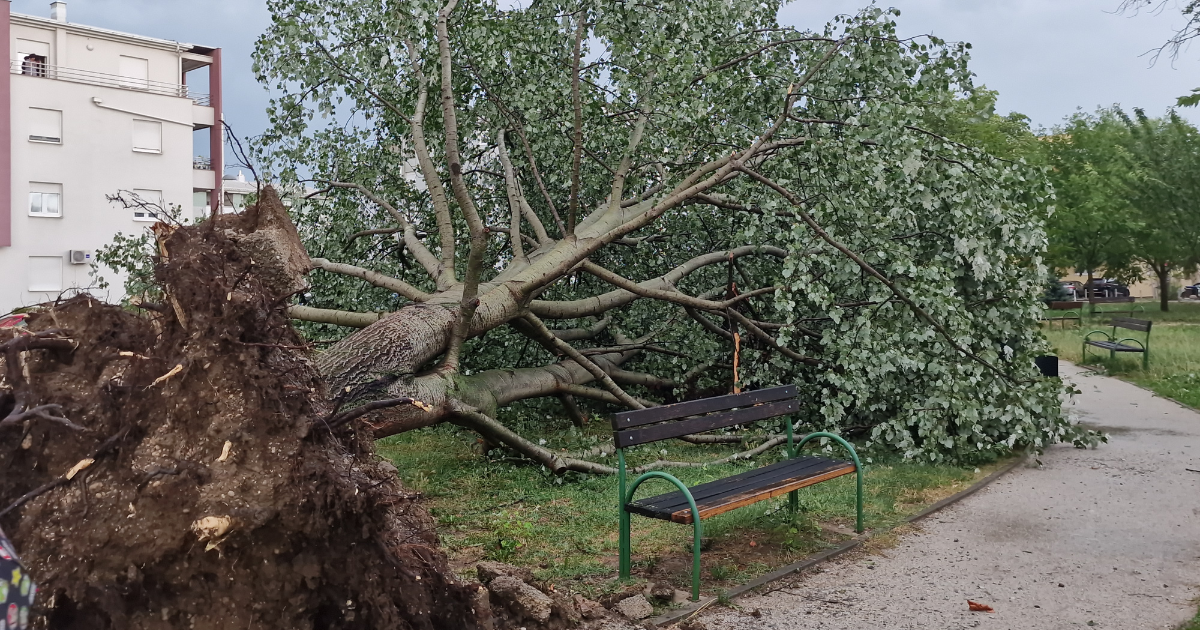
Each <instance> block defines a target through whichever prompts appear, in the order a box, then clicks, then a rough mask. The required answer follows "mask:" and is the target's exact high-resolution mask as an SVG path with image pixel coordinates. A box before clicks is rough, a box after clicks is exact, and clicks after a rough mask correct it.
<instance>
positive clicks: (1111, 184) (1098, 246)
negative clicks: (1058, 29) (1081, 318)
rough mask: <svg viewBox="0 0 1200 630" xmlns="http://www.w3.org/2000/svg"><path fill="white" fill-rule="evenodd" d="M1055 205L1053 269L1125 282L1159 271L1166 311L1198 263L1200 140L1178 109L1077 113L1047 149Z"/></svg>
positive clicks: (1157, 276) (1051, 223)
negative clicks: (1176, 284)
mask: <svg viewBox="0 0 1200 630" xmlns="http://www.w3.org/2000/svg"><path fill="white" fill-rule="evenodd" d="M1043 145H1044V148H1043V152H1044V155H1045V160H1046V163H1047V164H1048V165H1049V166H1050V179H1051V182H1052V184H1053V185H1054V189H1055V195H1056V197H1057V206H1056V211H1055V213H1054V214H1053V215H1052V216H1051V218H1050V220H1049V221H1048V224H1047V233H1048V235H1049V239H1050V248H1049V251H1050V254H1049V256H1050V261H1051V264H1054V265H1057V266H1059V267H1064V268H1073V269H1075V270H1076V271H1078V272H1080V273H1087V275H1088V280H1089V281H1090V280H1091V279H1092V277H1093V275H1094V274H1095V273H1096V272H1102V273H1103V274H1104V275H1105V276H1107V277H1114V278H1117V279H1120V280H1124V281H1133V280H1138V279H1141V277H1142V276H1143V274H1144V272H1145V271H1147V270H1149V271H1151V272H1153V274H1154V276H1155V279H1156V281H1157V283H1158V288H1159V298H1160V308H1161V309H1162V310H1164V311H1166V310H1168V300H1169V299H1170V294H1171V291H1170V281H1171V276H1172V275H1173V274H1178V273H1181V272H1182V273H1186V272H1190V271H1194V270H1195V269H1196V266H1197V262H1198V261H1200V247H1197V240H1198V239H1200V132H1197V130H1196V128H1195V127H1194V126H1192V125H1191V123H1189V122H1187V121H1186V120H1184V119H1182V118H1180V117H1179V116H1178V115H1177V114H1176V113H1175V112H1174V111H1171V112H1168V113H1167V115H1166V116H1164V117H1163V118H1150V117H1148V116H1146V114H1145V112H1144V111H1142V110H1140V109H1137V110H1134V115H1133V116H1129V115H1128V114H1126V113H1125V112H1124V111H1122V110H1121V109H1120V108H1116V107H1112V108H1104V109H1100V110H1098V111H1097V112H1096V113H1095V114H1083V113H1081V114H1077V115H1075V116H1073V117H1072V118H1071V119H1070V120H1069V121H1068V122H1067V124H1065V125H1063V126H1061V127H1058V128H1056V129H1055V133H1054V135H1051V136H1048V137H1046V138H1045V139H1044V141H1043Z"/></svg>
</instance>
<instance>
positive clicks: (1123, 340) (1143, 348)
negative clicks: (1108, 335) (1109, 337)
mask: <svg viewBox="0 0 1200 630" xmlns="http://www.w3.org/2000/svg"><path fill="white" fill-rule="evenodd" d="M1126 341H1132V342H1133V343H1136V344H1137V345H1138V347H1139V348H1141V349H1142V352H1145V351H1146V344H1144V343H1142V342H1141V341H1138V340H1137V339H1133V338H1130V337H1126V338H1125V339H1118V340H1117V343H1125V342H1126Z"/></svg>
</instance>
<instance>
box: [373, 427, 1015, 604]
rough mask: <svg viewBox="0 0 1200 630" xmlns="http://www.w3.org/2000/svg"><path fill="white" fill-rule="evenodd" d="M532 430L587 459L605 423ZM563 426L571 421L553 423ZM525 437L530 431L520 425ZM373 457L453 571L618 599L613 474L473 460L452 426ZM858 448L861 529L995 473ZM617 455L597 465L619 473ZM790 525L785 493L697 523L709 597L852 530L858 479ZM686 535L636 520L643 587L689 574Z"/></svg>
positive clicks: (496, 455)
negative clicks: (499, 573) (532, 579)
mask: <svg viewBox="0 0 1200 630" xmlns="http://www.w3.org/2000/svg"><path fill="white" fill-rule="evenodd" d="M542 422H543V423H544V424H545V425H546V426H543V428H542V431H541V434H542V435H544V436H545V438H546V439H547V441H548V446H549V447H552V448H569V449H571V450H573V451H575V450H582V449H583V448H584V447H587V446H588V445H595V444H597V443H599V442H601V441H603V440H605V439H607V436H608V435H609V434H608V433H607V431H606V428H607V426H606V425H607V423H606V422H603V421H600V420H594V421H593V422H591V423H590V424H589V425H588V427H586V428H585V429H582V430H581V429H577V428H574V427H570V426H569V425H568V424H567V423H566V422H565V421H560V420H557V419H553V418H550V419H545V420H543V421H542ZM559 424H562V425H566V426H559ZM522 430H523V431H525V432H526V433H527V434H529V433H530V431H531V427H524V428H523V429H522ZM378 447H379V451H380V453H381V454H382V455H383V456H384V457H386V458H388V459H389V460H390V461H392V462H393V463H394V464H395V465H396V467H397V468H398V469H399V470H400V475H401V477H402V478H403V480H404V482H405V483H406V484H408V485H409V486H410V487H412V488H413V489H415V490H418V491H421V492H422V493H424V496H425V498H426V499H427V505H428V506H429V507H430V509H431V512H432V514H433V516H434V517H435V518H436V519H437V521H438V525H439V530H438V531H439V533H440V535H441V538H442V542H443V545H444V546H445V549H446V550H447V552H448V553H449V555H450V557H451V561H452V564H453V565H454V567H455V569H456V570H457V571H459V572H460V573H462V574H465V575H469V574H470V573H471V572H472V571H473V566H474V564H475V563H476V562H478V561H480V560H483V559H489V560H500V561H504V562H510V563H514V564H519V565H523V566H527V567H530V568H533V569H534V571H535V573H536V574H537V576H538V577H539V579H543V580H547V581H550V582H551V583H554V584H556V585H560V586H567V587H568V588H570V589H572V590H575V591H580V592H583V593H586V594H588V595H590V596H592V597H597V598H602V597H604V596H605V595H606V594H612V593H615V592H618V591H620V590H621V589H622V588H623V585H621V584H620V583H618V582H617V581H616V580H615V577H616V565H617V507H616V506H617V497H616V495H617V480H616V478H615V476H595V475H583V474H578V473H568V474H567V475H565V476H563V477H556V476H554V475H552V474H550V473H549V472H548V471H547V470H545V469H544V468H542V467H541V466H538V465H534V464H532V463H530V462H529V461H527V460H523V459H519V458H516V457H514V456H513V455H512V453H510V452H508V451H503V450H499V449H497V450H493V451H491V452H490V453H489V454H488V455H484V454H482V453H481V451H480V448H479V442H478V441H477V439H476V436H475V435H474V434H473V433H469V432H467V431H465V430H463V429H460V428H458V427H455V426H452V425H448V424H447V425H442V426H439V427H435V428H432V429H427V430H422V431H414V432H410V433H405V434H401V435H398V436H394V437H391V438H386V439H383V440H380V442H379V444H378ZM732 452H734V451H733V450H731V447H728V446H718V445H691V444H685V443H682V442H660V443H656V444H652V445H647V446H645V447H639V448H635V449H632V450H631V451H630V452H629V456H630V465H638V464H641V463H646V462H649V461H653V460H655V459H658V458H659V457H665V458H667V459H672V460H681V461H707V460H713V459H717V458H719V457H721V456H723V455H725V454H729V453H732ZM782 454H783V449H782V448H778V449H774V450H773V451H772V452H768V453H766V454H764V455H762V456H760V457H758V458H756V459H755V461H746V462H738V463H737V464H725V465H718V466H709V467H706V468H682V469H671V470H670V472H671V473H672V474H674V475H676V476H678V477H679V478H680V479H682V480H683V481H684V483H686V484H688V485H695V484H697V483H702V482H705V481H710V480H713V479H719V478H722V477H726V476H729V475H731V474H734V473H736V472H740V471H743V470H746V469H748V468H751V467H756V466H761V465H764V464H766V463H770V462H773V461H777V458H778V457H779V456H781V455H782ZM870 455H871V454H870V453H864V454H863V456H864V458H865V461H864V470H865V488H866V492H865V498H864V502H865V513H866V526H867V527H868V528H889V527H893V526H895V525H897V524H899V523H901V522H902V521H903V520H904V518H905V517H907V516H909V515H911V514H913V513H915V512H917V511H918V510H920V509H921V508H923V507H925V506H926V505H929V504H930V503H933V502H934V501H937V500H939V499H941V498H943V497H945V496H949V495H950V494H953V493H954V492H957V491H958V490H961V489H963V488H965V487H967V486H968V485H969V484H970V483H972V482H973V481H975V480H976V479H978V478H980V477H982V476H983V475H986V474H987V473H988V472H990V470H992V469H993V468H994V467H995V466H996V464H993V465H991V466H984V467H983V468H982V469H979V468H973V467H972V468H956V467H952V466H929V465H922V464H916V463H912V462H900V461H880V459H879V457H878V456H876V457H875V458H874V461H873V462H871V463H867V461H866V460H869V459H871V457H870ZM614 459H615V458H614V457H612V456H608V457H607V458H606V459H602V460H601V461H607V463H610V464H613V465H615V461H614ZM668 490H670V488H669V487H668V486H667V484H666V483H665V482H656V481H651V482H647V484H646V487H644V490H643V491H639V496H649V495H653V494H658V493H661V492H667V491H668ZM800 498H801V500H800V511H799V512H798V514H797V515H796V517H795V518H792V516H791V515H790V514H789V511H788V510H787V508H786V504H787V503H786V497H783V498H779V499H773V500H770V501H763V502H760V503H757V504H755V505H753V506H750V507H746V508H742V509H738V510H734V511H732V512H729V513H726V514H723V515H720V516H717V517H715V518H712V519H709V520H706V521H704V535H705V538H706V539H709V540H708V542H707V543H706V547H705V549H704V554H703V565H704V569H703V571H704V572H703V580H704V585H703V586H704V590H705V592H708V593H718V592H720V589H722V588H725V587H728V586H732V585H734V584H738V583H741V582H744V581H746V580H747V579H750V578H752V577H756V576H758V575H761V574H763V573H765V572H767V571H770V570H772V569H774V568H778V567H780V566H783V565H785V564H788V563H791V562H793V561H795V560H797V559H799V558H801V557H803V556H806V555H808V554H811V553H813V552H814V551H817V550H820V549H824V548H827V547H829V546H830V545H833V544H836V543H838V542H840V541H843V540H846V539H847V538H849V537H850V536H852V535H853V527H854V500H855V495H854V478H853V476H852V475H847V476H844V477H841V478H838V479H835V480H833V481H829V482H826V483H822V484H819V485H817V486H813V487H810V488H805V489H803V490H801V491H800ZM691 531H692V530H691V527H690V526H683V525H676V524H672V523H667V522H664V521H659V520H651V519H645V518H640V517H634V519H633V551H634V555H633V561H634V573H635V576H636V577H638V578H640V579H641V580H652V581H656V582H661V581H666V582H670V583H672V584H674V585H675V586H676V587H677V588H686V585H687V584H688V580H689V577H690V572H689V568H690V548H691Z"/></svg>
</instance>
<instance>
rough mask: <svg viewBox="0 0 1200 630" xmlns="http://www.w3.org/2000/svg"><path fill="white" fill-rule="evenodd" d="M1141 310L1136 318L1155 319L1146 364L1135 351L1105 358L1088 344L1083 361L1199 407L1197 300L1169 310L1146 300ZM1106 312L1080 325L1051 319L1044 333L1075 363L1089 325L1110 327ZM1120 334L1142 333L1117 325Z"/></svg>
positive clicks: (1199, 309)
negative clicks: (1165, 310)
mask: <svg viewBox="0 0 1200 630" xmlns="http://www.w3.org/2000/svg"><path fill="white" fill-rule="evenodd" d="M1146 306H1147V309H1146V312H1145V313H1144V314H1143V313H1137V314H1136V315H1135V318H1137V319H1149V320H1151V321H1153V322H1154V326H1153V327H1152V328H1151V331H1150V361H1149V367H1148V368H1146V369H1143V368H1142V359H1141V355H1140V354H1135V353H1125V354H1118V355H1117V357H1116V359H1115V360H1110V359H1109V358H1108V354H1107V353H1104V352H1099V353H1097V354H1096V355H1093V350H1098V349H1096V348H1089V349H1088V360H1087V364H1089V365H1095V366H1098V367H1102V368H1103V369H1104V370H1105V371H1106V372H1108V373H1109V374H1110V375H1113V376H1117V377H1120V378H1123V379H1126V380H1128V381H1130V382H1132V383H1135V384H1137V385H1139V386H1141V387H1145V388H1146V389H1149V390H1151V391H1153V392H1154V393H1156V394H1158V395H1160V396H1165V397H1167V398H1173V399H1175V400H1177V401H1179V402H1181V403H1183V404H1185V405H1189V406H1192V407H1200V303H1194V302H1183V303H1180V302H1172V303H1171V305H1170V308H1171V310H1170V311H1169V312H1167V313H1163V312H1161V311H1159V310H1158V305H1157V304H1151V303H1148V304H1146ZM1107 321H1108V319H1107V318H1106V317H1096V318H1086V317H1085V319H1084V321H1083V323H1082V325H1081V326H1079V327H1075V326H1074V325H1072V324H1068V325H1067V327H1066V328H1065V330H1064V329H1063V328H1062V327H1061V324H1060V323H1058V322H1055V323H1054V324H1053V325H1051V326H1048V327H1047V330H1046V337H1047V338H1048V339H1049V340H1050V343H1051V344H1053V345H1054V348H1055V351H1056V352H1057V353H1058V356H1060V357H1062V358H1063V359H1066V360H1068V361H1071V362H1073V363H1079V362H1080V361H1081V359H1082V352H1081V351H1082V346H1083V338H1084V336H1085V335H1086V334H1087V333H1089V332H1091V331H1093V330H1103V331H1105V332H1108V333H1111V332H1112V327H1111V326H1107V325H1106V323H1107ZM1118 334H1119V337H1130V338H1133V339H1137V340H1139V341H1141V340H1143V339H1144V337H1145V335H1144V333H1138V332H1134V331H1131V330H1124V329H1118Z"/></svg>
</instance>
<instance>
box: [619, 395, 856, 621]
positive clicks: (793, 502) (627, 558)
mask: <svg viewBox="0 0 1200 630" xmlns="http://www.w3.org/2000/svg"><path fill="white" fill-rule="evenodd" d="M718 398H722V397H718ZM710 400H711V399H710ZM788 415H791V414H787V415H785V416H783V418H782V420H781V422H782V424H783V428H784V431H785V433H786V434H787V455H788V459H795V458H796V457H798V456H799V455H800V450H801V449H802V448H803V447H804V445H805V444H807V443H808V442H809V441H811V440H813V439H818V438H827V439H830V440H833V441H835V442H837V443H838V444H840V445H841V446H842V447H843V448H845V449H846V451H848V452H849V453H850V458H851V460H852V461H853V462H854V473H855V478H856V485H855V491H856V495H855V496H856V502H855V512H856V518H855V531H856V532H858V533H860V534H861V533H862V532H863V477H862V463H861V462H860V461H859V459H858V453H857V452H856V451H855V450H854V447H853V446H852V445H851V444H850V443H849V442H847V441H846V440H844V439H842V438H841V437H839V436H837V435H834V434H833V433H828V432H825V431H818V432H816V433H810V434H808V435H806V436H804V437H803V438H802V439H801V440H800V442H799V443H795V439H794V429H793V426H792V422H791V421H790V420H789V419H788ZM762 419H763V420H765V419H767V418H762ZM755 421H757V420H755ZM615 427H616V421H615V419H614V429H615ZM684 435H694V433H692V434H684ZM617 444H618V448H617V463H618V468H617V486H618V497H617V498H618V505H617V509H618V510H619V512H620V541H619V553H620V560H619V570H620V578H621V579H622V580H627V579H629V577H630V571H631V568H632V558H631V556H632V549H631V547H632V543H631V535H630V527H631V519H630V517H631V516H632V514H631V513H630V512H629V510H627V509H626V506H627V505H628V504H630V503H633V500H634V495H635V494H636V493H637V490H638V488H639V487H640V486H641V485H642V484H643V483H645V482H647V481H649V480H651V479H663V480H665V481H667V482H669V483H671V484H672V485H674V486H675V487H676V488H678V489H679V491H680V492H681V493H682V494H683V496H684V497H685V498H686V499H687V502H688V506H689V508H690V510H691V513H692V539H693V541H692V601H699V600H700V544H701V540H702V538H703V536H704V526H703V524H702V521H701V519H700V509H699V508H698V507H697V506H696V499H695V497H693V496H692V493H691V491H690V489H689V488H688V487H687V485H686V484H684V483H683V482H682V481H680V480H679V479H678V478H676V477H675V476H674V475H671V474H669V473H665V472H663V471H661V470H653V471H650V472H646V473H643V474H642V475H640V476H639V477H638V478H637V479H635V480H634V482H633V484H631V485H629V487H628V489H627V488H626V481H627V474H628V473H627V467H626V464H625V449H624V448H623V447H621V446H620V444H621V442H620V441H619V440H618V441H617ZM798 493H799V490H792V491H791V492H788V509H789V510H790V511H791V512H792V513H793V514H795V513H796V511H797V510H798V508H799V500H800V499H799V494H798Z"/></svg>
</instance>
